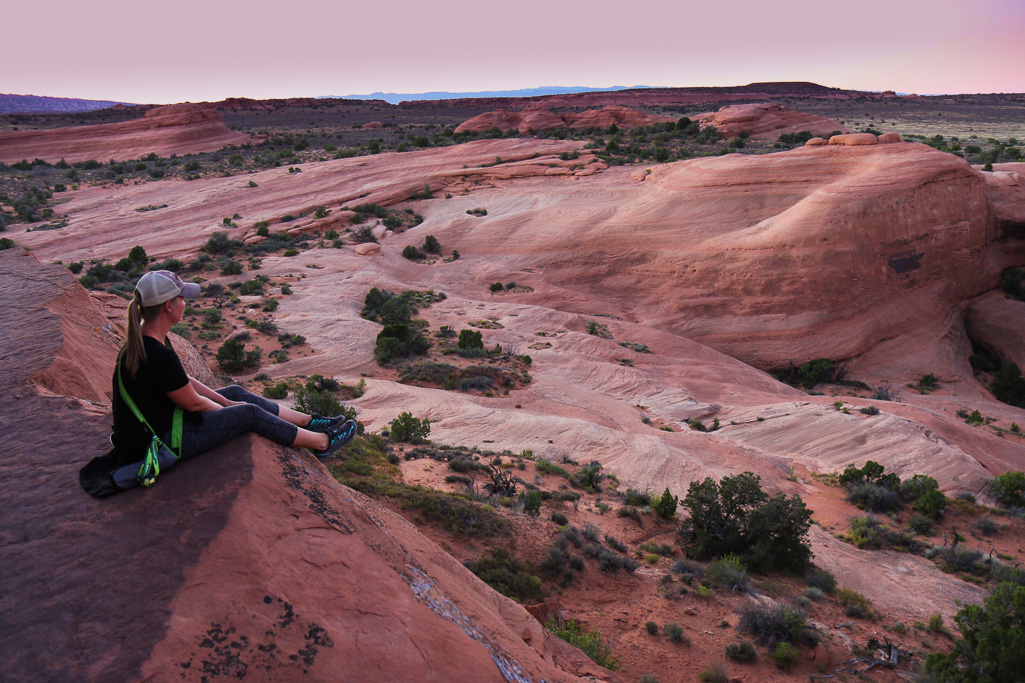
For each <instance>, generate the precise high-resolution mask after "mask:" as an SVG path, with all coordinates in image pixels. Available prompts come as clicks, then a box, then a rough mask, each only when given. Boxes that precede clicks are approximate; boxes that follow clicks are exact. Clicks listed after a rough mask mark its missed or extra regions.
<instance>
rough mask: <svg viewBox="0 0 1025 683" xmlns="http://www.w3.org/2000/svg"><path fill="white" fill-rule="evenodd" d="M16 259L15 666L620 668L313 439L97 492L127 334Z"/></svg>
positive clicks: (163, 676)
mask: <svg viewBox="0 0 1025 683" xmlns="http://www.w3.org/2000/svg"><path fill="white" fill-rule="evenodd" d="M0 274H2V278H0V329H2V330H3V334H4V345H3V347H2V350H3V359H2V360H3V363H4V368H5V370H6V371H7V372H8V375H6V377H7V379H8V381H5V382H4V384H3V386H0V401H2V402H3V405H4V406H5V408H4V413H3V420H4V437H5V446H6V448H5V457H4V459H3V461H2V463H0V468H2V473H3V478H2V481H3V494H4V501H5V504H6V505H7V506H8V511H7V517H6V521H5V524H6V528H7V529H17V533H16V535H15V536H10V535H9V536H10V537H9V538H8V539H7V540H6V542H5V548H4V569H5V571H4V572H2V574H0V600H2V604H3V612H4V620H5V623H6V624H17V628H4V629H2V630H0V649H2V651H3V652H4V653H6V656H5V657H4V658H3V660H2V661H0V678H3V679H4V680H59V679H66V678H74V679H76V680H97V681H106V680H137V679H146V680H172V679H173V680H178V679H180V678H186V679H191V678H192V677H193V676H195V677H196V678H197V679H198V676H199V675H200V672H201V673H202V675H204V676H214V677H242V676H245V675H246V674H248V675H249V676H250V677H256V678H259V679H264V680H300V679H302V680H313V681H336V680H339V679H340V678H342V679H347V678H352V679H358V680H381V681H384V680H388V681H425V680H439V681H454V680H475V681H477V680H480V681H496V682H497V681H507V680H510V678H515V679H518V680H526V679H530V680H538V679H542V678H544V679H548V680H554V681H570V680H576V676H575V672H577V671H586V672H587V675H589V676H593V677H594V678H592V679H591V680H595V679H601V680H609V681H615V680H619V679H618V677H617V676H616V675H615V674H613V673H611V672H607V671H605V670H603V669H600V668H598V667H594V665H593V664H592V663H591V662H590V660H588V659H587V658H586V657H585V656H584V655H583V654H582V653H581V652H579V651H578V650H575V649H574V648H572V647H570V646H569V645H567V644H566V643H565V642H563V641H561V640H560V639H558V638H556V637H554V636H552V635H551V634H549V633H547V632H546V631H545V630H544V628H543V627H542V626H541V625H540V624H539V623H538V622H537V621H536V620H535V619H534V618H533V617H532V616H530V615H529V614H528V613H527V612H526V611H525V610H524V609H523V608H521V607H520V606H519V605H516V604H515V603H513V602H512V601H511V600H508V599H507V598H504V597H502V596H500V595H499V594H497V593H495V592H494V591H492V590H491V589H490V588H488V587H487V586H486V585H485V584H484V583H483V582H481V581H480V580H478V579H477V578H476V577H474V576H473V575H472V574H470V573H469V571H468V570H466V569H465V568H464V567H463V566H462V565H461V564H459V563H458V562H457V561H455V560H454V559H452V558H451V557H450V556H449V555H447V554H446V553H444V552H443V551H442V550H441V549H439V548H438V547H437V546H436V545H435V544H434V543H433V542H431V541H429V540H427V539H426V538H425V537H423V536H422V535H421V534H420V533H419V532H418V531H417V530H416V528H415V527H414V526H413V525H411V524H409V523H408V522H406V521H405V520H403V519H401V518H400V517H398V516H396V515H395V514H393V513H391V512H389V511H388V510H385V509H383V508H381V507H379V506H378V505H376V504H375V503H374V502H372V501H371V500H369V499H367V498H366V497H365V496H363V495H361V494H358V493H356V492H354V491H352V490H350V489H347V488H345V487H343V486H341V485H339V484H338V483H337V482H335V481H334V480H333V479H332V477H331V476H330V475H329V474H328V473H327V470H326V469H325V468H324V466H323V465H322V464H320V463H319V462H317V461H316V460H314V459H313V458H312V457H311V456H310V455H308V454H304V453H300V452H297V451H295V450H292V449H287V448H282V447H278V446H274V445H273V444H270V443H269V442H267V441H265V440H262V439H260V438H258V437H251V436H250V437H241V438H237V439H235V440H232V441H231V442H229V443H228V444H226V445H225V446H223V447H221V448H219V449H216V450H215V451H213V452H211V453H207V454H204V455H203V456H200V457H198V458H196V459H193V460H189V461H184V462H181V463H179V464H178V465H177V466H176V467H175V468H174V469H172V470H170V471H168V472H166V473H164V474H161V476H160V478H159V480H158V482H157V483H156V485H155V486H153V487H152V488H149V489H135V490H132V491H129V492H125V493H121V494H119V495H117V496H115V497H113V498H110V499H107V500H102V501H100V500H96V499H92V498H90V497H89V496H88V495H87V494H86V493H85V492H84V491H82V490H81V489H80V488H79V486H78V482H77V480H76V477H75V475H76V472H77V469H78V467H80V466H81V465H82V464H84V462H85V460H87V459H88V458H89V457H91V456H92V455H98V454H100V453H102V452H104V451H105V450H106V449H107V447H108V446H109V444H108V443H107V434H108V431H109V425H110V413H109V405H106V404H104V403H102V402H101V401H102V399H103V398H104V397H103V396H97V394H96V387H98V386H99V385H101V384H104V383H106V384H107V385H108V389H109V381H110V372H111V368H112V367H113V363H114V358H115V355H116V350H117V346H116V345H115V344H114V343H112V340H111V339H110V337H109V335H108V334H107V333H106V332H104V331H103V330H102V328H97V327H96V324H97V323H98V322H99V320H101V319H102V317H103V316H101V315H100V314H99V312H97V311H96V310H95V309H94V308H92V307H91V306H90V305H89V303H88V296H87V295H86V294H85V292H84V291H83V290H82V289H81V287H80V285H79V284H78V283H77V282H76V281H75V279H74V278H73V277H72V276H71V275H70V274H69V273H68V272H67V271H66V270H65V269H64V268H62V267H60V266H54V265H50V266H43V265H41V264H40V263H39V262H38V261H36V260H35V259H34V258H33V257H32V256H31V255H29V254H26V253H24V252H22V251H21V250H16V249H12V250H7V251H3V252H0ZM180 344H184V342H180ZM55 372H56V373H59V374H60V375H61V377H62V381H61V382H60V383H59V384H54V383H53V382H50V381H49V380H47V379H46V378H47V377H49V378H51V379H52V377H53V373H55ZM44 384H47V385H48V386H46V387H44V386H43V385H44ZM95 399H100V400H95ZM40 416H45V419H46V425H47V427H46V429H40V428H39V423H40ZM68 558H74V561H73V562H69V561H68Z"/></svg>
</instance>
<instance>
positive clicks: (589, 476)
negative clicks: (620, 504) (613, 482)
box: [571, 460, 605, 491]
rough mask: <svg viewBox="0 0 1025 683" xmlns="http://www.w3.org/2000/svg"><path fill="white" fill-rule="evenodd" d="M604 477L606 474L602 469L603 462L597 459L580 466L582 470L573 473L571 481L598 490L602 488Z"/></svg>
mask: <svg viewBox="0 0 1025 683" xmlns="http://www.w3.org/2000/svg"><path fill="white" fill-rule="evenodd" d="M604 479H605V475H604V474H603V473H602V471H601V463H600V462H598V461H597V460H592V461H591V462H590V463H588V464H587V465H585V466H584V467H582V468H580V471H578V472H577V473H576V474H575V475H573V477H572V478H571V481H572V482H573V483H574V484H576V485H577V486H580V487H581V488H584V489H587V490H589V491H598V490H600V489H601V483H602V481H603V480H604Z"/></svg>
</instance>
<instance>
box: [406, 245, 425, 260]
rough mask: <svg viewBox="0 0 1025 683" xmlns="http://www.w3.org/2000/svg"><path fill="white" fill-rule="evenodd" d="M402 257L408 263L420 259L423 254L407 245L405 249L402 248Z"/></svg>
mask: <svg viewBox="0 0 1025 683" xmlns="http://www.w3.org/2000/svg"><path fill="white" fill-rule="evenodd" d="M402 257H403V258H407V259H409V260H410V261H416V260H417V259H419V258H422V257H423V254H421V253H420V250H419V249H417V248H416V247H414V246H413V245H412V244H407V245H406V246H405V247H403V248H402Z"/></svg>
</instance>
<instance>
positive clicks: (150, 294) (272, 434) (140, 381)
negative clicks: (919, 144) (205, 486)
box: [111, 270, 356, 488]
mask: <svg viewBox="0 0 1025 683" xmlns="http://www.w3.org/2000/svg"><path fill="white" fill-rule="evenodd" d="M199 291H200V289H199V285H197V284H194V283H185V282H182V280H181V279H180V278H179V277H178V276H177V275H175V274H174V273H172V272H170V271H166V270H155V271H151V272H148V273H146V274H145V275H143V276H142V278H141V279H140V280H139V283H138V284H137V285H136V287H135V298H134V300H133V301H132V302H131V304H130V305H129V306H128V339H127V341H126V343H125V347H124V349H122V351H121V354H120V355H119V356H118V364H117V366H116V367H115V370H114V377H113V383H114V399H113V403H112V406H113V413H114V433H113V435H112V436H111V442H112V443H113V444H114V447H115V449H116V451H117V460H118V462H120V463H131V464H127V465H124V466H122V467H120V468H119V469H117V470H115V472H114V475H113V476H114V482H115V484H117V486H118V487H119V488H131V487H132V486H134V485H135V484H136V483H143V484H149V483H152V481H153V478H154V477H155V476H156V474H157V473H159V471H160V470H162V469H166V468H167V467H168V466H170V465H173V464H174V462H175V461H176V460H177V458H191V457H194V456H196V455H199V454H200V453H204V452H206V451H208V450H210V449H212V448H216V447H217V446H219V445H221V444H223V443H224V442H225V441H227V440H228V439H231V438H232V437H234V436H237V435H239V434H245V433H246V432H256V433H257V434H260V435H261V436H265V437H267V438H268V439H271V440H272V441H275V442H277V443H279V444H283V445H286V446H299V447H303V448H307V449H309V450H310V451H312V453H313V455H314V456H316V457H317V458H318V459H321V460H324V459H326V458H329V457H331V456H332V455H334V454H335V453H336V452H338V450H339V449H340V448H342V446H344V445H345V444H347V443H349V441H351V440H352V438H353V437H354V436H355V435H356V423H355V422H353V421H352V420H346V419H345V418H343V417H335V418H325V417H321V416H317V415H312V416H311V415H306V414H304V413H300V412H296V411H294V410H290V409H288V408H282V407H281V406H279V405H278V404H276V403H274V402H273V401H268V400H267V399H265V398H262V397H260V396H256V395H255V394H251V393H249V392H248V391H246V390H245V389H243V388H242V387H239V386H229V387H224V388H223V389H218V390H216V391H214V390H213V389H210V388H209V387H207V386H206V385H205V384H203V383H202V382H200V381H199V380H197V379H195V378H192V377H189V376H188V375H187V374H186V373H185V369H184V368H183V367H182V364H181V361H180V360H179V359H178V355H177V354H176V353H175V352H174V349H173V348H171V344H170V342H169V341H168V340H167V333H168V331H169V330H170V329H171V326H172V325H174V324H175V323H177V322H179V321H180V320H181V319H182V315H183V314H184V312H185V299H186V298H192V297H195V296H196V295H198V294H199ZM126 395H127V400H126ZM131 404H134V406H135V408H137V410H135V409H134V408H133V407H132V405H131ZM137 413H139V414H141V417H140V416H139V415H137ZM154 435H155V436H157V437H159V439H160V441H161V442H162V443H163V445H164V446H166V447H167V448H170V449H171V451H172V452H173V456H172V455H171V453H168V452H167V449H166V448H160V449H156V448H155V449H154V452H159V457H149V458H147V453H148V452H149V450H150V445H151V442H153V437H154ZM154 445H156V446H159V444H154ZM154 460H156V461H157V462H155V463H154V462H153V461H154ZM154 468H155V469H156V472H154V471H152V470H153V469H154Z"/></svg>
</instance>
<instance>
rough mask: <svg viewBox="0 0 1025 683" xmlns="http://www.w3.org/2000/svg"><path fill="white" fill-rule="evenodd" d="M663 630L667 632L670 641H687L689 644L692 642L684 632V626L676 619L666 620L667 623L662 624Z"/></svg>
mask: <svg viewBox="0 0 1025 683" xmlns="http://www.w3.org/2000/svg"><path fill="white" fill-rule="evenodd" d="M662 632H663V633H665V634H666V638H668V639H669V640H670V642H673V643H683V642H687V643H688V644H689V643H690V641H689V640H687V637H686V636H685V635H684V634H683V627H682V626H680V625H679V624H677V623H676V622H675V621H669V622H666V624H665V625H663V626H662Z"/></svg>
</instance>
